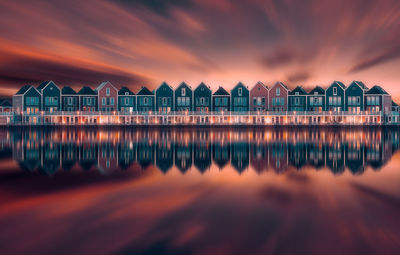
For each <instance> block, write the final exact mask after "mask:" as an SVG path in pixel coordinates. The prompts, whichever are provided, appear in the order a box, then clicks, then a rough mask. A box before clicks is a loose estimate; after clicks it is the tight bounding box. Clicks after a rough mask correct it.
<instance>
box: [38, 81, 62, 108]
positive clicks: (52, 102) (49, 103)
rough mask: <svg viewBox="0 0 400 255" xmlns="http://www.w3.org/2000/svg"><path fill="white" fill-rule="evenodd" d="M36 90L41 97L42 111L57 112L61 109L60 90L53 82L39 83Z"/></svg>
mask: <svg viewBox="0 0 400 255" xmlns="http://www.w3.org/2000/svg"><path fill="white" fill-rule="evenodd" d="M37 90H38V91H39V92H40V94H41V95H42V98H41V105H42V111H45V112H57V111H60V109H61V90H60V88H59V87H58V86H57V85H56V84H55V83H54V82H53V81H44V82H42V83H40V85H39V86H38V87H37Z"/></svg>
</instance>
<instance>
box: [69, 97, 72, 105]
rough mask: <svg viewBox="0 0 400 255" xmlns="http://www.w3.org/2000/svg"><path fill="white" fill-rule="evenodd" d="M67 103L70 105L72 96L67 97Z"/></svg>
mask: <svg viewBox="0 0 400 255" xmlns="http://www.w3.org/2000/svg"><path fill="white" fill-rule="evenodd" d="M68 104H69V105H72V97H68Z"/></svg>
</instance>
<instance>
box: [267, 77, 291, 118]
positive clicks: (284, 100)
mask: <svg viewBox="0 0 400 255" xmlns="http://www.w3.org/2000/svg"><path fill="white" fill-rule="evenodd" d="M288 93H289V89H288V87H286V85H285V84H283V83H282V82H277V83H275V85H274V86H272V88H271V89H270V90H269V110H270V111H275V112H285V111H287V109H288Z"/></svg>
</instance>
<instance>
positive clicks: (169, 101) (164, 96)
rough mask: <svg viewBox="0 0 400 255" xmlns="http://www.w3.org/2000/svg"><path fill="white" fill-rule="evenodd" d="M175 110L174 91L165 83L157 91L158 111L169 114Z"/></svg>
mask: <svg viewBox="0 0 400 255" xmlns="http://www.w3.org/2000/svg"><path fill="white" fill-rule="evenodd" d="M173 109H174V90H173V89H172V88H171V87H170V86H169V85H168V84H167V83H166V82H163V83H162V84H161V85H160V86H159V87H158V88H157V89H156V110H157V112H158V113H169V112H171V111H173Z"/></svg>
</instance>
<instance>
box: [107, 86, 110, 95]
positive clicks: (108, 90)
mask: <svg viewBox="0 0 400 255" xmlns="http://www.w3.org/2000/svg"><path fill="white" fill-rule="evenodd" d="M106 95H107V96H110V88H106Z"/></svg>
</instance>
